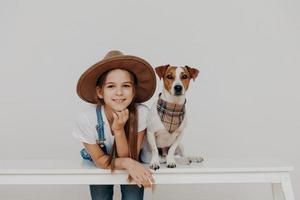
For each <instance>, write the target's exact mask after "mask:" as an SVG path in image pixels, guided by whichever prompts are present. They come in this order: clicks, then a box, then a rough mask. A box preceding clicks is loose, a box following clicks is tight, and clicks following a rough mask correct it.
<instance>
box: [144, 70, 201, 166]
mask: <svg viewBox="0 0 300 200" xmlns="http://www.w3.org/2000/svg"><path fill="white" fill-rule="evenodd" d="M155 71H156V73H157V75H158V77H159V78H160V80H161V79H163V91H162V93H160V94H159V98H158V100H157V101H156V102H155V103H154V104H153V106H152V107H151V109H150V111H149V114H148V117H147V140H145V143H144V147H143V154H144V157H145V158H144V160H142V161H144V162H146V163H149V161H150V168H151V169H154V170H156V169H159V165H160V163H163V162H167V167H169V168H174V167H176V162H175V159H174V155H179V156H181V158H183V160H184V163H186V164H189V163H191V162H202V161H203V159H202V158H201V157H184V153H183V147H182V145H181V144H180V141H181V139H182V136H183V130H184V128H185V127H186V122H187V115H186V109H185V104H186V99H185V93H186V91H187V90H188V88H189V83H190V80H191V79H193V80H194V81H195V79H196V77H197V76H198V73H199V71H198V70H197V69H195V68H191V67H188V66H185V67H175V66H171V65H164V66H159V67H156V68H155Z"/></svg>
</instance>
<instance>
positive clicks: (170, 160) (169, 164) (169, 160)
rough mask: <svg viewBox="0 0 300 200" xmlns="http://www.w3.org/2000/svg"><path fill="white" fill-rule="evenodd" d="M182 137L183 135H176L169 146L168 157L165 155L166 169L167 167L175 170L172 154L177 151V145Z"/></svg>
mask: <svg viewBox="0 0 300 200" xmlns="http://www.w3.org/2000/svg"><path fill="white" fill-rule="evenodd" d="M182 136H183V133H180V134H179V135H178V137H177V138H176V140H175V141H174V143H173V144H172V145H171V147H170V149H169V152H168V155H167V167H169V168H175V167H176V162H175V159H174V154H175V150H176V149H177V147H178V145H179V143H180V141H181V138H182Z"/></svg>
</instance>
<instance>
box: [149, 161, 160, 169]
mask: <svg viewBox="0 0 300 200" xmlns="http://www.w3.org/2000/svg"><path fill="white" fill-rule="evenodd" d="M149 167H150V169H153V170H157V169H159V162H154V163H150V166H149Z"/></svg>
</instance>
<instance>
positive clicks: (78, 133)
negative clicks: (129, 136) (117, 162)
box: [72, 103, 149, 152]
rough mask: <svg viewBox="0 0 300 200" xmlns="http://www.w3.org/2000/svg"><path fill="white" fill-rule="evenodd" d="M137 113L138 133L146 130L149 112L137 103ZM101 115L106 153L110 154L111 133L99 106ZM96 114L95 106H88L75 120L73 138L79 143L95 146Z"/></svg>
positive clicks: (96, 141)
mask: <svg viewBox="0 0 300 200" xmlns="http://www.w3.org/2000/svg"><path fill="white" fill-rule="evenodd" d="M137 112H138V116H139V118H138V132H140V131H142V130H144V129H145V128H146V125H147V124H146V120H147V114H148V112H149V108H148V107H147V106H146V105H144V104H141V103H137ZM101 114H102V119H103V122H104V137H105V142H104V143H105V147H106V149H107V152H110V150H111V147H112V145H113V143H114V136H113V135H112V133H111V129H110V126H109V122H108V120H107V118H106V115H105V112H104V109H103V106H101ZM97 124H98V123H97V114H96V106H90V107H89V108H88V109H86V110H84V111H83V112H82V113H80V114H79V115H78V118H77V120H76V124H75V127H74V129H73V133H72V134H73V136H74V137H75V138H76V139H78V140H79V141H81V142H85V143H88V144H97V143H99V140H98V133H97V130H96V125H97Z"/></svg>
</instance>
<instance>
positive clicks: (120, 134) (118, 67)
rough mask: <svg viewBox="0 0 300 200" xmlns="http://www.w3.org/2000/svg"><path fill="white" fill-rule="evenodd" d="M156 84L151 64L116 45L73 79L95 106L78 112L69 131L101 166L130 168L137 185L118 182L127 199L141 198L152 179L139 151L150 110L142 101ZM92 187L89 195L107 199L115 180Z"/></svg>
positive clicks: (85, 155)
mask: <svg viewBox="0 0 300 200" xmlns="http://www.w3.org/2000/svg"><path fill="white" fill-rule="evenodd" d="M155 88H156V77H155V72H154V70H153V68H152V67H151V66H150V64H149V63H148V62H146V61H145V60H143V59H142V58H139V57H136V56H128V55H123V54H122V53H121V52H120V51H110V52H109V53H108V54H107V55H106V56H105V58H104V59H103V60H101V61H100V62H98V63H96V64H94V65H93V66H91V67H90V68H88V69H87V70H86V71H85V72H84V73H83V74H82V75H81V77H80V79H79V81H78V83H77V94H78V95H79V97H80V98H81V99H83V100H84V101H86V102H89V103H92V104H95V107H91V108H90V109H88V110H86V111H85V112H83V113H81V114H80V115H79V118H78V120H77V123H76V126H75V128H74V130H73V135H74V136H75V137H76V138H77V139H78V140H80V141H81V142H82V143H83V145H84V149H83V150H82V151H81V154H82V156H83V158H85V159H90V160H91V161H93V162H94V163H95V165H96V166H97V167H99V168H105V169H112V170H114V169H126V170H127V171H128V173H129V175H130V177H131V178H132V179H133V180H134V181H135V183H136V184H137V185H121V192H122V199H125V200H126V199H130V200H135V199H143V196H144V187H151V183H152V182H153V181H154V180H153V177H152V172H151V171H150V170H149V169H147V168H145V167H144V166H143V165H142V164H140V163H139V156H140V150H141V146H142V142H143V139H144V135H145V133H146V116H147V113H148V108H147V107H146V106H145V105H143V104H141V103H142V102H145V101H147V100H148V99H150V98H151V97H152V95H153V93H154V91H155ZM95 127H96V128H95ZM145 139H146V138H145ZM90 192H91V197H92V199H93V200H104V199H105V200H106V199H110V200H111V199H112V197H113V185H90Z"/></svg>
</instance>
